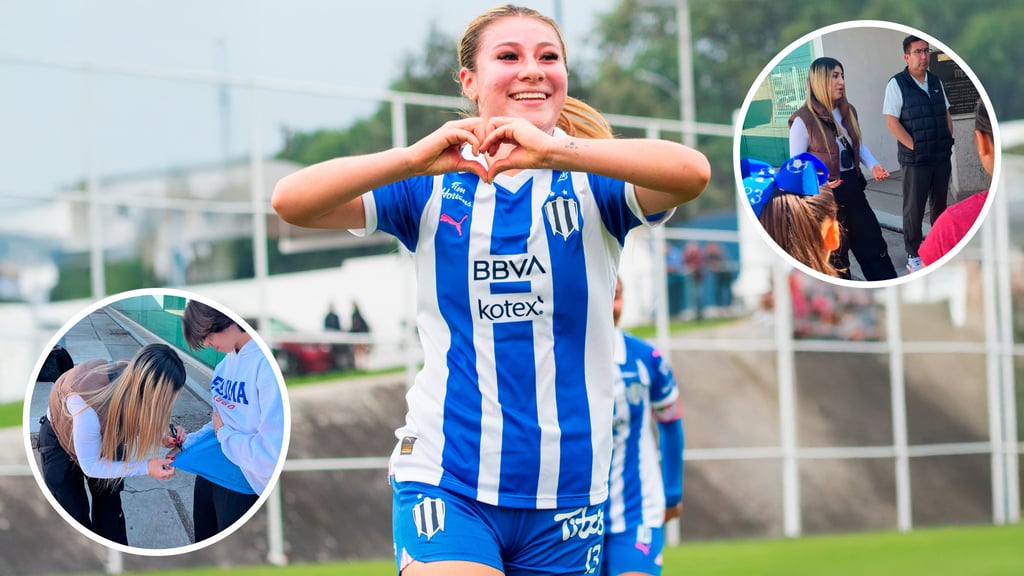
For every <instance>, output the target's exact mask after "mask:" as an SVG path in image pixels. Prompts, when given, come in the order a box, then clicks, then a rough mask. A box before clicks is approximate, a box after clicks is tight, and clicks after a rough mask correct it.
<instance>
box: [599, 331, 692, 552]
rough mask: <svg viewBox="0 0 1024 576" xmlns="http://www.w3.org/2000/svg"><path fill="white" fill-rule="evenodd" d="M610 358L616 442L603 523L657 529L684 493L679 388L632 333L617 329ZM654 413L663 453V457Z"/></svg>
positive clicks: (617, 529)
mask: <svg viewBox="0 0 1024 576" xmlns="http://www.w3.org/2000/svg"><path fill="white" fill-rule="evenodd" d="M614 358H615V364H616V365H617V366H618V368H619V374H620V379H618V381H617V382H616V383H615V421H614V422H615V428H614V430H615V432H614V443H615V444H614V448H613V450H612V465H611V474H610V494H609V497H608V503H607V504H606V506H605V523H606V524H605V527H606V530H607V531H608V532H611V533H621V532H625V531H627V530H632V529H635V528H636V527H638V526H645V527H660V526H661V525H662V524H663V523H664V518H665V508H666V506H669V507H671V506H675V505H676V504H678V503H679V501H680V500H681V499H682V495H683V484H682V442H683V439H682V423H681V418H682V414H681V409H680V403H679V388H678V387H677V386H676V382H675V379H674V378H673V376H672V370H671V368H670V367H669V365H668V363H667V362H665V360H664V358H663V357H662V356H661V354H660V353H659V352H658V351H657V350H656V349H655V348H653V347H652V346H651V345H650V344H648V343H646V342H644V341H643V340H641V339H639V338H637V337H636V336H633V335H632V334H627V333H625V332H623V331H622V330H616V332H615V356H614ZM652 414H653V416H654V417H655V418H656V420H657V423H658V429H659V432H660V433H661V436H662V438H661V439H660V440H661V442H662V446H661V449H662V450H663V451H665V452H666V453H665V454H663V455H662V457H661V458H659V454H658V451H659V447H658V441H656V440H655V437H654V432H653V430H652V428H651V417H652ZM668 452H672V453H668ZM663 467H664V472H665V474H664V475H663V474H662V471H663Z"/></svg>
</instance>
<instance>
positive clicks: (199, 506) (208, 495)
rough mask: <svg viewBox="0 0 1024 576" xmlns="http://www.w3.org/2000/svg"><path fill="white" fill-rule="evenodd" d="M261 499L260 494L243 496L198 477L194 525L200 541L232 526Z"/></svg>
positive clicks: (194, 497)
mask: <svg viewBox="0 0 1024 576" xmlns="http://www.w3.org/2000/svg"><path fill="white" fill-rule="evenodd" d="M257 500H259V496H258V495H256V494H242V493H241V492H235V491H234V490H230V489H228V488H225V487H223V486H221V485H219V484H214V483H213V482H210V481H209V480H207V479H206V478H203V477H202V476H196V485H195V489H194V490H193V492H192V522H193V524H195V528H196V542H201V541H203V540H206V539H207V538H209V537H211V536H215V535H217V534H219V533H220V532H222V531H223V530H224V529H225V528H227V527H229V526H231V525H232V524H234V523H235V521H236V520H238V519H239V518H241V517H242V516H244V515H245V513H246V512H248V511H249V508H252V505H253V504H255V503H256V501H257Z"/></svg>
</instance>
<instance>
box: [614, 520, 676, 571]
mask: <svg viewBox="0 0 1024 576" xmlns="http://www.w3.org/2000/svg"><path fill="white" fill-rule="evenodd" d="M664 547H665V529H664V528H661V527H659V528H651V527H649V526H637V527H636V528H635V529H631V530H627V531H625V532H620V533H617V534H611V533H609V534H606V535H605V537H604V559H603V560H602V565H601V574H602V575H603V576H616V575H618V574H625V573H627V572H639V573H641V574H651V575H653V576H661V564H662V558H661V551H662V548H664Z"/></svg>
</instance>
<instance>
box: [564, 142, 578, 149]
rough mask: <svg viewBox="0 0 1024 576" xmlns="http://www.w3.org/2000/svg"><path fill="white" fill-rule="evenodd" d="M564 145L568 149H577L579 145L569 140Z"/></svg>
mask: <svg viewBox="0 0 1024 576" xmlns="http://www.w3.org/2000/svg"><path fill="white" fill-rule="evenodd" d="M565 147H566V149H568V150H579V146H577V145H576V143H575V142H569V143H568V144H566V145H565Z"/></svg>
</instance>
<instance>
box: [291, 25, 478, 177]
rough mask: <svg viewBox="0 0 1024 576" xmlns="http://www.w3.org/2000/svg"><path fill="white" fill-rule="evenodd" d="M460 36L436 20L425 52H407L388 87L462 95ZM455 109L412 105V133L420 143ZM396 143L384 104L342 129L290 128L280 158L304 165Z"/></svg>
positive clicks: (451, 116)
mask: <svg viewBox="0 0 1024 576" xmlns="http://www.w3.org/2000/svg"><path fill="white" fill-rule="evenodd" d="M457 56H458V55H457V54H456V43H455V41H454V40H453V39H452V38H450V37H448V36H446V35H445V34H443V33H442V32H440V31H439V30H438V29H437V27H436V26H435V25H433V24H432V25H431V27H430V31H429V33H428V36H427V45H426V47H425V48H424V49H423V51H421V52H417V53H416V54H410V55H408V56H406V58H405V61H404V63H403V64H402V73H401V75H400V76H399V78H398V80H396V81H394V82H393V83H392V84H391V85H390V86H389V89H391V90H394V91H398V92H420V93H425V94H440V95H444V96H459V95H460V89H459V85H458V83H457V81H456V80H457V78H456V76H455V75H454V71H455V70H458V65H457ZM457 117H458V115H457V114H456V113H453V112H451V111H446V110H439V109H436V108H426V107H420V106H409V107H408V109H407V111H406V121H407V123H408V127H407V129H408V136H409V141H410V142H415V141H416V140H419V139H420V138H422V137H423V136H426V135H427V134H429V133H430V132H431V131H433V130H434V129H436V128H437V127H438V126H440V125H441V124H444V123H445V122H447V121H449V120H453V119H455V118H457ZM392 145H393V144H392V142H391V106H390V104H387V103H382V104H381V105H380V106H378V107H377V111H376V112H374V113H373V115H372V116H370V117H369V118H364V119H362V120H358V121H356V122H355V123H354V124H352V125H351V126H349V127H347V128H342V129H339V130H316V131H313V132H290V131H288V130H285V145H284V148H283V149H282V150H281V152H279V153H278V155H277V157H278V158H279V159H282V160H291V161H293V162H299V163H301V164H314V163H316V162H320V161H323V160H327V159H329V158H334V157H337V156H349V155H352V154H365V153H369V152H377V151H380V150H385V149H387V148H390V147H391V146H392Z"/></svg>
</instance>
